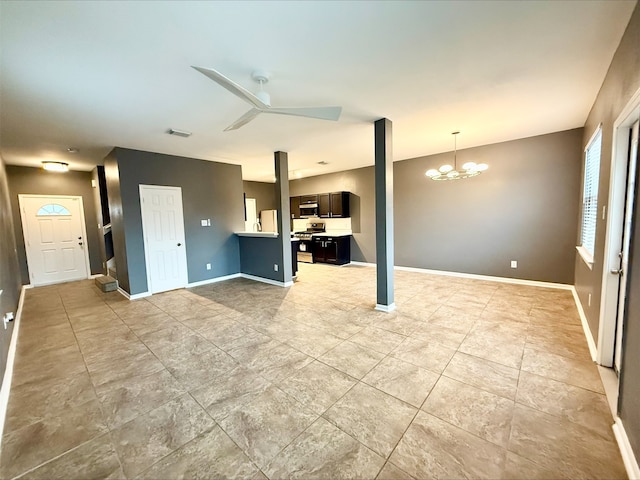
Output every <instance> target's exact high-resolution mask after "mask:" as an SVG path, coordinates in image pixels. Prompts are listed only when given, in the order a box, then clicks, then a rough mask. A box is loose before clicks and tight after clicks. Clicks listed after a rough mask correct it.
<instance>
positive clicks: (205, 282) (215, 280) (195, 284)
mask: <svg viewBox="0 0 640 480" xmlns="http://www.w3.org/2000/svg"><path fill="white" fill-rule="evenodd" d="M241 276H242V274H241V273H233V274H231V275H225V276H224V277H216V278H209V279H207V280H200V281H199V282H192V283H189V284H187V288H193V287H200V286H202V285H209V284H210V283H218V282H224V281H225V280H231V279H232V278H240V277H241Z"/></svg>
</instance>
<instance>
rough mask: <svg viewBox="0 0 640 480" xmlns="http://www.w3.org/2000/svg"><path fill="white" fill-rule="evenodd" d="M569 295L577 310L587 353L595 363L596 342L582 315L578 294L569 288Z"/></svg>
mask: <svg viewBox="0 0 640 480" xmlns="http://www.w3.org/2000/svg"><path fill="white" fill-rule="evenodd" d="M571 293H572V294H573V301H574V302H575V304H576V308H577V309H578V315H580V322H581V323H582V330H584V336H585V337H587V345H588V346H589V353H590V354H591V360H593V361H594V362H595V361H596V357H597V356H598V348H597V347H596V342H595V340H594V339H593V334H592V333H591V329H590V328H589V322H588V321H587V316H586V315H585V313H584V309H583V308H582V303H581V302H580V297H579V296H578V292H577V291H576V288H575V287H571Z"/></svg>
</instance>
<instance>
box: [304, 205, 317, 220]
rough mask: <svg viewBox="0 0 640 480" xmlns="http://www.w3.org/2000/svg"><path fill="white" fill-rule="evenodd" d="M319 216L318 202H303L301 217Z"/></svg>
mask: <svg viewBox="0 0 640 480" xmlns="http://www.w3.org/2000/svg"><path fill="white" fill-rule="evenodd" d="M317 216H318V203H317V202H314V203H301V204H300V218H309V217H317Z"/></svg>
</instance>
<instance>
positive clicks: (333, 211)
mask: <svg viewBox="0 0 640 480" xmlns="http://www.w3.org/2000/svg"><path fill="white" fill-rule="evenodd" d="M318 216H319V217H322V218H345V217H349V216H350V212H349V192H333V193H320V194H318Z"/></svg>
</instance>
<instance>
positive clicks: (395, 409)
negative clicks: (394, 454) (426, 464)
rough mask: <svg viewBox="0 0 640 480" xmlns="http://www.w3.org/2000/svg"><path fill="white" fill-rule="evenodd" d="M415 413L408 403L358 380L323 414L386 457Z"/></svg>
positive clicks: (414, 409)
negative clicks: (357, 382)
mask: <svg viewBox="0 0 640 480" xmlns="http://www.w3.org/2000/svg"><path fill="white" fill-rule="evenodd" d="M416 412H417V410H416V408H414V407H412V406H410V405H409V404H407V403H404V402H402V401H400V400H398V399H397V398H394V397H392V396H390V395H387V394H386V393H383V392H381V391H380V390H376V389H375V388H373V387H370V386H368V385H365V384H363V383H359V384H358V385H356V386H355V387H353V388H352V389H351V390H350V391H349V392H348V393H347V394H346V395H345V396H344V397H342V398H341V399H340V400H339V401H337V402H336V403H335V404H334V405H333V407H331V408H330V409H329V410H327V411H326V412H325V413H324V415H323V417H324V418H326V419H327V420H329V421H330V422H331V423H333V424H334V425H336V426H337V427H338V428H339V429H341V430H343V431H345V432H346V433H348V434H349V435H351V436H353V437H354V438H355V439H356V440H358V441H360V442H362V443H363V444H365V445H366V446H367V447H369V448H370V449H371V450H373V451H374V452H376V453H377V454H378V455H381V456H383V457H384V458H387V457H388V456H389V454H390V453H391V451H392V450H393V447H394V446H395V445H396V443H397V442H398V440H400V437H402V434H403V433H404V431H405V429H406V428H407V426H408V425H409V423H411V420H412V419H413V417H414V416H415V414H416Z"/></svg>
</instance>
